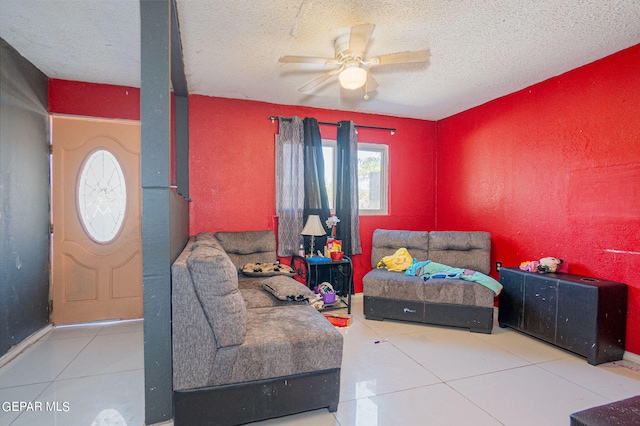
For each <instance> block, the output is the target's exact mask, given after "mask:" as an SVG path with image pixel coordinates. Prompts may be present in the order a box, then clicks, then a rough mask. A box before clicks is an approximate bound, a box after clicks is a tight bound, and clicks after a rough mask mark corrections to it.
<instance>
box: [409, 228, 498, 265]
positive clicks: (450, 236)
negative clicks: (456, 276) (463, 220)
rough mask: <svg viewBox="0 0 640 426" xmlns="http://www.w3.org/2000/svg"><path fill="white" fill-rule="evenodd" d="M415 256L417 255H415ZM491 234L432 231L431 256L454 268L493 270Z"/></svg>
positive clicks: (430, 238)
mask: <svg viewBox="0 0 640 426" xmlns="http://www.w3.org/2000/svg"><path fill="white" fill-rule="evenodd" d="M414 257H415V256H414ZM490 257H491V234H490V233H489V232H475V231H473V232H463V231H431V232H430V233H429V257H428V259H419V258H417V259H418V260H433V261H434V262H437V263H442V264H445V265H449V266H452V267H454V268H465V269H472V270H474V271H478V272H482V273H483V274H486V275H488V274H489V273H490V272H491V260H490Z"/></svg>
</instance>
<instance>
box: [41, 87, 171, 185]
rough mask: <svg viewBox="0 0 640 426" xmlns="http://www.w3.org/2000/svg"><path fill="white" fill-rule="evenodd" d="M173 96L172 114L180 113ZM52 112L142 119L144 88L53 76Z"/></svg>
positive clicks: (50, 107)
mask: <svg viewBox="0 0 640 426" xmlns="http://www.w3.org/2000/svg"><path fill="white" fill-rule="evenodd" d="M175 108H176V103H175V96H173V93H172V96H171V116H172V117H175V113H176V110H175ZM49 112H50V113H51V114H70V115H79V116H85V117H96V118H116V119H124V120H140V89H138V88H136V87H124V86H113V85H109V84H96V83H85V82H81V81H69V80H58V79H49ZM175 124H176V123H175V119H174V120H171V164H170V167H171V170H170V180H171V183H172V184H173V183H175V181H176V156H175V154H176V126H175Z"/></svg>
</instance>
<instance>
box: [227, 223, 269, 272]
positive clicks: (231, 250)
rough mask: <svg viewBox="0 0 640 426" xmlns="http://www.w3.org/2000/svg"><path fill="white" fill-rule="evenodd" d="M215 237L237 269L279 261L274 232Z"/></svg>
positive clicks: (246, 232) (230, 234) (251, 232)
mask: <svg viewBox="0 0 640 426" xmlns="http://www.w3.org/2000/svg"><path fill="white" fill-rule="evenodd" d="M215 236H216V238H217V239H218V241H220V244H221V245H222V247H223V248H224V250H225V252H226V253H227V254H228V255H229V258H230V259H231V261H232V262H233V264H234V265H235V266H236V268H241V267H242V265H244V264H246V263H251V262H274V261H275V260H276V259H277V256H276V237H275V234H274V233H273V231H270V230H266V231H244V232H216V234H215Z"/></svg>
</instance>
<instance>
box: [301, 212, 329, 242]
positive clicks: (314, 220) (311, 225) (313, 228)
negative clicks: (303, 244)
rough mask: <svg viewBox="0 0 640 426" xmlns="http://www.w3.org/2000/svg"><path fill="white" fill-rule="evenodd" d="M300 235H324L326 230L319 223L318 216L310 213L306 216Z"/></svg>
mask: <svg viewBox="0 0 640 426" xmlns="http://www.w3.org/2000/svg"><path fill="white" fill-rule="evenodd" d="M300 234H301V235H313V236H315V237H319V236H321V235H325V234H326V232H325V230H324V228H323V226H322V223H320V216H318V215H317V214H310V215H309V217H308V218H307V223H306V224H305V225H304V229H303V230H302V232H301V233H300Z"/></svg>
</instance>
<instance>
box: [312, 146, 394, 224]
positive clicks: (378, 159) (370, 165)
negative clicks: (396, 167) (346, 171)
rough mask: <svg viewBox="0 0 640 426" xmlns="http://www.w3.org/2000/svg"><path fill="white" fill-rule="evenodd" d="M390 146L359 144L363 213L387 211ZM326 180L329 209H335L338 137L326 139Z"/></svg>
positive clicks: (359, 189)
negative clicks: (335, 139) (336, 138)
mask: <svg viewBox="0 0 640 426" xmlns="http://www.w3.org/2000/svg"><path fill="white" fill-rule="evenodd" d="M388 152H389V150H388V147H387V145H380V144H373V143H358V199H359V203H358V204H359V205H358V208H359V209H360V215H383V214H387V211H388V210H387V184H388V181H387V177H388V158H389V155H388ZM322 154H323V156H324V180H325V185H326V187H327V197H328V198H329V208H330V209H331V210H332V211H333V210H334V209H335V183H336V176H337V171H336V164H337V146H336V141H334V140H323V141H322Z"/></svg>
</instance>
